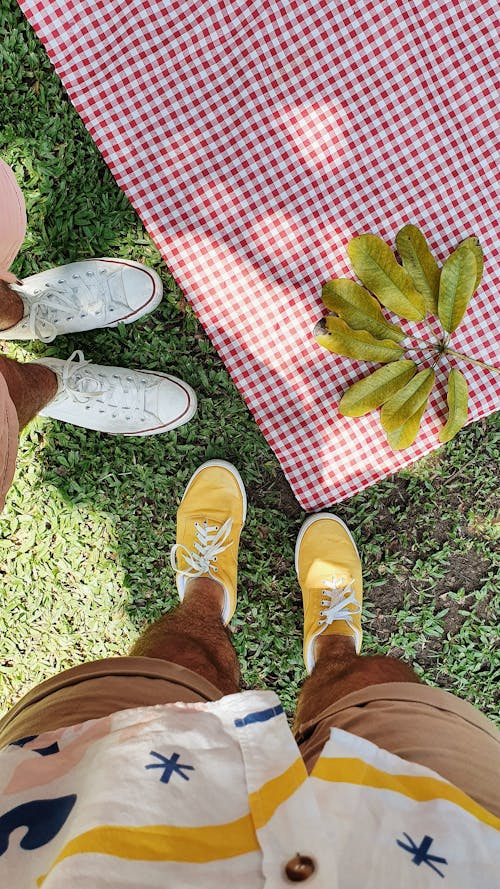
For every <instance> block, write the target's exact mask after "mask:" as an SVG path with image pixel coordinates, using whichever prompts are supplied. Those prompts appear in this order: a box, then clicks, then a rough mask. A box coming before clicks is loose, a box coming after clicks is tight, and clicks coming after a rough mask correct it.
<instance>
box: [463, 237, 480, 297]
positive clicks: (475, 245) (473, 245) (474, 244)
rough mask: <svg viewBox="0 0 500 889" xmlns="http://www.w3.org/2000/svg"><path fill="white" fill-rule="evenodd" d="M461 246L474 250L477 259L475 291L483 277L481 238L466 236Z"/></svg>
mask: <svg viewBox="0 0 500 889" xmlns="http://www.w3.org/2000/svg"><path fill="white" fill-rule="evenodd" d="M458 246H459V247H467V248H468V249H469V250H472V252H473V254H474V257H475V260H476V281H475V284H474V291H473V292H474V293H475V292H476V290H477V288H478V287H479V285H480V283H481V278H482V277H483V267H484V255H483V249H482V247H481V244H480V243H479V239H478V238H475V237H472V238H466V239H465V241H462V242H461V243H460V244H459V245H458Z"/></svg>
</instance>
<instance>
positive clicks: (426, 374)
mask: <svg viewBox="0 0 500 889" xmlns="http://www.w3.org/2000/svg"><path fill="white" fill-rule="evenodd" d="M435 377H436V375H435V373H434V371H433V369H432V368H428V369H427V370H421V371H420V373H418V374H416V375H415V376H414V377H413V378H412V379H411V380H410V382H409V383H407V384H406V386H403V388H402V389H400V390H399V392H396V394H395V395H392V396H391V398H389V399H388V400H387V401H386V402H385V404H384V405H382V410H381V411H380V422H381V424H382V428H383V429H384V430H385V431H386V432H395V431H396V429H400V428H401V426H403V425H404V424H405V423H406V421H407V420H409V419H410V417H412V416H413V414H415V413H417V411H419V410H420V408H421V407H422V405H424V407H425V405H426V404H427V399H428V397H429V394H430V392H431V389H432V387H433V385H434V380H435Z"/></svg>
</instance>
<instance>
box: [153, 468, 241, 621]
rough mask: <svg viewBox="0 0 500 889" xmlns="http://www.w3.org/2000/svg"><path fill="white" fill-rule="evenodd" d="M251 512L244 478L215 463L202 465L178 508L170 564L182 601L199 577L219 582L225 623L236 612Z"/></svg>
mask: <svg viewBox="0 0 500 889" xmlns="http://www.w3.org/2000/svg"><path fill="white" fill-rule="evenodd" d="M246 512H247V498H246V493H245V488H244V485H243V482H242V480H241V477H240V474H239V472H238V471H237V469H236V468H235V467H234V466H233V465H232V464H231V463H227V462H226V461H225V460H209V461H208V462H207V463H204V464H203V465H202V466H200V467H198V469H197V470H196V472H195V473H194V474H193V475H192V476H191V479H190V480H189V482H188V485H187V487H186V490H185V492H184V496H183V498H182V500H181V503H180V506H179V509H178V510H177V535H176V542H175V543H174V545H173V546H172V549H171V552H170V561H171V563H172V568H173V570H174V571H175V580H176V583H177V590H178V593H179V597H180V600H181V602H182V601H183V599H184V596H185V594H186V593H187V592H188V588H191V589H192V585H193V584H192V582H193V581H194V579H195V578H198V579H205V580H210V581H212V582H214V581H217V582H218V583H219V584H220V585H221V587H222V589H223V591H224V606H223V609H222V619H223V621H224V623H225V624H227V623H229V621H230V620H231V618H232V616H233V614H234V610H235V608H236V583H237V576H238V546H239V541H240V534H241V529H242V528H243V525H244V524H245V518H246Z"/></svg>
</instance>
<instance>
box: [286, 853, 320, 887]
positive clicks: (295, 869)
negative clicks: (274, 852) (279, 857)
mask: <svg viewBox="0 0 500 889" xmlns="http://www.w3.org/2000/svg"><path fill="white" fill-rule="evenodd" d="M315 869H316V868H315V864H314V861H313V859H312V858H309V855H299V853H298V852H297V854H296V855H295V857H294V858H290V861H288V862H287V864H285V873H286V875H287V877H288V879H289V880H290V882H291V883H302V881H303V880H308V879H309V877H310V876H312V874H313V873H314V871H315Z"/></svg>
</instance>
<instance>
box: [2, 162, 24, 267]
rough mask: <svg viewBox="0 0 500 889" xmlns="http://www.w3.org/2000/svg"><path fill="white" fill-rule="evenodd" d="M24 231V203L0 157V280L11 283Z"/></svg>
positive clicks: (18, 189) (12, 177)
mask: <svg viewBox="0 0 500 889" xmlns="http://www.w3.org/2000/svg"><path fill="white" fill-rule="evenodd" d="M25 233H26V205H25V203H24V198H23V194H22V191H21V189H20V188H19V186H18V184H17V182H16V178H15V176H14V173H13V172H12V170H11V169H10V167H9V166H8V165H7V164H6V163H5V161H3V160H2V159H1V158H0V281H7V282H8V283H12V282H13V281H15V280H16V276H15V275H12V274H11V272H9V269H10V267H11V265H12V263H13V262H14V259H15V257H16V255H17V252H18V250H19V248H20V246H21V244H22V243H23V240H24V235H25Z"/></svg>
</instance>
